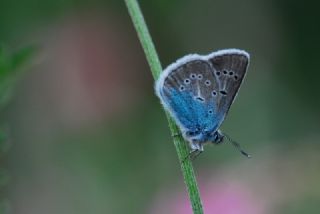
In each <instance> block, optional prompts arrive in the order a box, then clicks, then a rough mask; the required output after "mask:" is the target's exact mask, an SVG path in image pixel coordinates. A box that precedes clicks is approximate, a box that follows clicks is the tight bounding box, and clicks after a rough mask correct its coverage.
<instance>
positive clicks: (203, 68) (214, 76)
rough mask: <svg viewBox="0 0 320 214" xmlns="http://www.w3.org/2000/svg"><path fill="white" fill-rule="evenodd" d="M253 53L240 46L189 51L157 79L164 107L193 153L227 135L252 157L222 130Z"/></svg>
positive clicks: (158, 94) (199, 151) (157, 89)
mask: <svg viewBox="0 0 320 214" xmlns="http://www.w3.org/2000/svg"><path fill="white" fill-rule="evenodd" d="M249 59H250V56H249V54H248V53H247V52H245V51H243V50H239V49H225V50H220V51H216V52H212V53H210V54H208V55H198V54H190V55H187V56H184V57H182V58H180V59H178V60H177V61H176V62H175V63H173V64H171V65H169V66H168V67H167V68H166V69H165V70H164V71H163V72H162V73H161V75H160V77H159V79H158V80H157V81H156V83H155V91H156V94H157V96H158V97H159V98H160V101H161V103H162V105H163V107H164V108H165V109H166V110H167V111H168V112H169V113H170V115H171V117H172V118H173V119H174V120H175V122H176V124H177V125H178V126H179V128H180V131H181V133H182V136H183V137H184V139H185V140H186V141H188V142H189V145H190V149H191V153H198V154H199V153H201V152H202V151H203V146H204V145H205V144H206V143H214V144H219V143H221V142H222V141H223V139H224V137H226V138H227V139H229V141H230V142H231V143H232V144H233V145H234V146H236V147H237V148H238V149H239V150H240V151H241V152H242V154H244V155H246V156H247V157H249V155H248V154H247V153H245V152H244V151H243V150H242V149H241V148H240V145H239V144H238V143H236V142H234V141H232V140H231V139H230V138H229V137H228V136H227V135H226V134H224V133H222V131H221V130H219V127H220V126H221V124H222V122H223V121H224V119H225V117H226V115H227V114H228V111H229V109H230V106H231V104H232V103H233V101H234V99H235V97H236V95H237V93H238V90H239V88H240V86H241V83H242V81H243V79H244V77H245V74H246V72H247V68H248V65H249Z"/></svg>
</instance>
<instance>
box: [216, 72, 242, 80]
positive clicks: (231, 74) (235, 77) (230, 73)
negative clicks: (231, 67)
mask: <svg viewBox="0 0 320 214" xmlns="http://www.w3.org/2000/svg"><path fill="white" fill-rule="evenodd" d="M222 73H223V74H224V75H229V76H233V78H234V79H235V80H237V79H238V75H235V74H234V72H233V71H229V72H228V71H227V70H223V71H222ZM216 75H217V76H220V75H221V71H216Z"/></svg>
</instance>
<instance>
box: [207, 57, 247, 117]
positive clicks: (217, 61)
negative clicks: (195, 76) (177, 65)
mask: <svg viewBox="0 0 320 214" xmlns="http://www.w3.org/2000/svg"><path fill="white" fill-rule="evenodd" d="M209 62H210V63H211V65H212V68H213V72H214V75H215V77H216V79H217V82H218V85H219V92H220V94H221V93H222V94H221V95H222V96H220V97H219V99H218V102H217V106H218V107H217V108H218V109H219V110H221V111H224V112H225V114H227V113H228V111H229V108H230V106H231V104H232V103H233V101H234V99H235V96H236V95H237V93H238V90H239V88H240V85H241V83H242V81H243V79H244V76H245V74H246V71H247V67H248V64H249V56H248V54H245V53H241V52H234V53H232V52H230V53H226V54H221V55H217V56H214V57H212V58H210V59H209Z"/></svg>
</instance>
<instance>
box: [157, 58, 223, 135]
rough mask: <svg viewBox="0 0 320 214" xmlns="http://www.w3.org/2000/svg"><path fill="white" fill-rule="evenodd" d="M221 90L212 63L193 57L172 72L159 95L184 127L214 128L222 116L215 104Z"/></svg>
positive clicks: (193, 128) (195, 128)
mask: <svg viewBox="0 0 320 214" xmlns="http://www.w3.org/2000/svg"><path fill="white" fill-rule="evenodd" d="M218 91H219V86H218V82H217V80H216V78H215V76H214V74H213V72H212V66H211V65H210V63H209V62H207V61H205V60H192V61H189V62H187V63H185V64H182V65H181V66H178V67H177V68H175V69H173V70H172V71H170V73H169V74H168V76H167V77H166V78H165V79H164V82H163V86H162V87H161V88H160V96H161V99H163V103H165V104H166V105H167V107H168V109H169V111H170V112H171V114H172V116H173V117H174V118H175V119H176V120H177V122H178V124H179V125H180V128H181V129H182V130H186V131H191V132H196V131H202V130H211V131H214V129H216V128H217V126H218V124H219V123H220V120H221V117H222V115H220V114H219V112H218V109H217V108H218V106H217V103H216V97H218V96H220V95H219V94H218Z"/></svg>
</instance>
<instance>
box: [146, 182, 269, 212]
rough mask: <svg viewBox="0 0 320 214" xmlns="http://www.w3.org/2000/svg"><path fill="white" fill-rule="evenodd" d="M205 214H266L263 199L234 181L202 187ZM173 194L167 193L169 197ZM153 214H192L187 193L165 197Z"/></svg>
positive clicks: (156, 205) (153, 210)
mask: <svg viewBox="0 0 320 214" xmlns="http://www.w3.org/2000/svg"><path fill="white" fill-rule="evenodd" d="M200 186H201V188H200V190H201V197H202V202H203V207H204V213H207V214H265V213H267V212H266V209H265V207H266V206H264V203H263V201H262V199H260V198H259V197H258V196H257V195H253V194H252V192H251V191H250V187H248V186H246V185H245V184H242V183H237V182H233V181H222V182H207V183H206V184H204V185H201V184H200ZM168 194H169V195H170V194H172V193H167V195H168ZM150 213H152V214H160V213H174V214H192V209H191V205H190V201H189V199H188V198H187V194H186V193H185V192H181V191H179V192H178V194H177V195H175V196H173V198H170V199H168V198H166V197H165V196H164V195H162V196H160V198H158V200H157V202H156V203H155V204H154V205H153V206H152V208H151V212H150Z"/></svg>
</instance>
